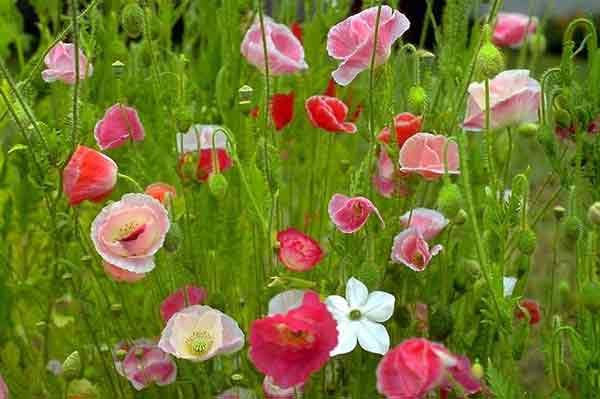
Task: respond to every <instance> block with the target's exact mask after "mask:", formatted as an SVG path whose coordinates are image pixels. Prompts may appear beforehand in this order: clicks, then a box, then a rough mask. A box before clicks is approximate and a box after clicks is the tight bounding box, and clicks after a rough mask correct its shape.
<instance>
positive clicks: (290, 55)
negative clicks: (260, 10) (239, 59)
mask: <svg viewBox="0 0 600 399" xmlns="http://www.w3.org/2000/svg"><path fill="white" fill-rule="evenodd" d="M264 24H265V36H266V39H267V57H268V62H269V73H270V74H271V75H286V74H291V73H295V72H298V71H301V70H303V69H306V68H308V64H306V61H304V48H302V43H301V42H300V40H298V38H296V36H294V34H293V33H292V31H291V30H290V28H288V27H287V26H285V25H282V24H278V23H276V22H274V21H273V20H272V19H271V18H269V17H265V18H264ZM241 51H242V55H243V56H244V57H245V58H246V61H248V62H249V63H250V64H252V65H254V66H255V67H257V68H258V69H259V70H261V71H264V70H265V54H264V46H263V40H262V32H261V28H260V22H259V19H258V18H256V20H255V21H254V23H253V24H252V26H251V27H250V29H249V30H248V32H246V35H245V36H244V40H243V41H242V45H241Z"/></svg>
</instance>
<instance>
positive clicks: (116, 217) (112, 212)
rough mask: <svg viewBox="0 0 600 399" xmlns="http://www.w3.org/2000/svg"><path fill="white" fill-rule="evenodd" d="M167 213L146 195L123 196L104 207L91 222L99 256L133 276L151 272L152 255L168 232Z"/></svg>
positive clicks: (93, 239)
mask: <svg viewBox="0 0 600 399" xmlns="http://www.w3.org/2000/svg"><path fill="white" fill-rule="evenodd" d="M169 227H170V222H169V215H168V213H167V210H166V209H165V208H164V207H163V206H162V204H161V203H160V202H158V201H157V200H155V199H154V198H152V197H151V196H149V195H146V194H125V195H124V196H123V197H122V198H121V200H120V201H117V202H113V203H112V204H110V205H108V206H106V207H105V208H104V209H102V211H101V212H100V213H99V214H98V215H97V216H96V218H95V219H94V221H93V222H92V229H91V236H92V241H93V242H94V246H95V247H96V251H97V252H98V254H99V255H100V256H101V257H102V259H104V260H105V261H106V262H108V263H110V264H112V265H113V266H115V267H119V268H121V269H125V270H128V271H130V272H134V273H147V272H149V271H151V270H152V269H154V254H155V253H156V252H157V251H158V250H159V249H160V248H161V247H162V245H163V242H164V240H165V236H166V234H167V232H168V231H169Z"/></svg>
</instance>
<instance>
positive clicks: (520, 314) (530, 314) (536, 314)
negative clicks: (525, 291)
mask: <svg viewBox="0 0 600 399" xmlns="http://www.w3.org/2000/svg"><path fill="white" fill-rule="evenodd" d="M525 312H527V316H526V315H525ZM515 317H516V318H517V319H519V320H525V319H526V318H529V324H530V325H534V324H537V323H539V322H540V320H541V319H542V312H541V311H540V305H539V304H538V303H537V301H534V300H533V299H523V300H522V301H521V302H520V303H519V307H518V308H517V310H515Z"/></svg>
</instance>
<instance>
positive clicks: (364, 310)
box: [325, 277, 395, 356]
mask: <svg viewBox="0 0 600 399" xmlns="http://www.w3.org/2000/svg"><path fill="white" fill-rule="evenodd" d="M394 302H395V298H394V296H393V295H391V294H388V293H387V292H383V291H373V292H371V293H370V294H369V290H368V289H367V287H366V286H365V285H364V284H363V283H362V282H360V281H359V280H357V279H355V278H354V277H351V278H350V279H349V280H348V282H347V283H346V298H343V297H341V296H339V295H331V296H329V297H327V299H326V300H325V304H326V305H327V309H329V311H330V312H331V314H332V315H333V317H334V318H335V319H336V321H337V323H338V325H337V329H338V345H337V346H336V347H335V348H334V349H333V351H331V356H335V355H341V354H344V353H349V352H352V351H353V350H354V348H355V347H356V344H357V343H358V344H360V346H361V347H362V348H363V349H364V350H366V351H367V352H372V353H379V354H380V355H384V354H385V353H386V352H387V351H388V349H389V348H390V336H389V334H388V332H387V330H386V329H385V327H384V326H383V325H382V324H380V323H383V322H385V321H387V320H389V318H390V317H392V314H393V313H394Z"/></svg>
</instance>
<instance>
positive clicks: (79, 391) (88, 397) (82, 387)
mask: <svg viewBox="0 0 600 399" xmlns="http://www.w3.org/2000/svg"><path fill="white" fill-rule="evenodd" d="M99 397H100V393H99V392H98V388H96V386H95V385H94V384H92V383H91V382H90V381H88V380H86V379H81V380H74V381H71V383H70V384H69V389H68V391H67V399H98V398H99Z"/></svg>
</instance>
